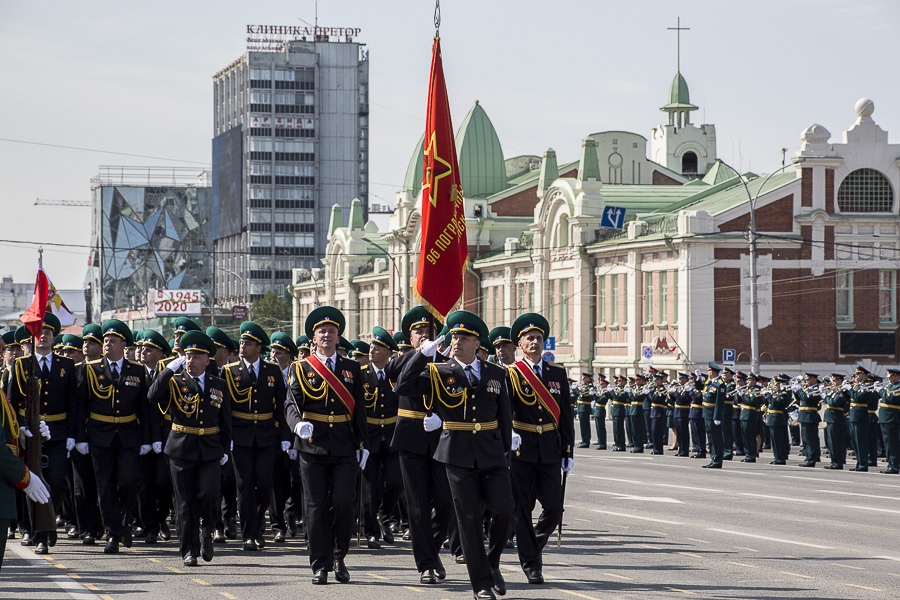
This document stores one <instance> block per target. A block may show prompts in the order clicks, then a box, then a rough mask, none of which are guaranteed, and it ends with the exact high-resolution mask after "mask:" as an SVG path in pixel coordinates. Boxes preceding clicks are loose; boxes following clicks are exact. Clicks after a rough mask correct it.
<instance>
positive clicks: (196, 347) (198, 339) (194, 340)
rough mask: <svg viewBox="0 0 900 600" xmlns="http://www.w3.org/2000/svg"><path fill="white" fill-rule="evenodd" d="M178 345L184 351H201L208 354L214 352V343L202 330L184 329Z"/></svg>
mask: <svg viewBox="0 0 900 600" xmlns="http://www.w3.org/2000/svg"><path fill="white" fill-rule="evenodd" d="M178 345H179V346H181V349H182V350H183V351H184V352H185V353H188V352H202V353H203V354H210V355H212V354H215V353H216V343H215V342H213V341H212V339H210V337H209V336H208V335H206V334H205V333H203V332H202V331H186V332H185V333H184V335H182V336H181V340H179V342H178Z"/></svg>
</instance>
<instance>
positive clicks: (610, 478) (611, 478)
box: [583, 475, 645, 485]
mask: <svg viewBox="0 0 900 600" xmlns="http://www.w3.org/2000/svg"><path fill="white" fill-rule="evenodd" d="M583 477H584V478H586V479H602V480H603V481H618V482H619V483H636V484H639V485H645V484H644V482H643V481H635V480H634V479H616V478H614V477H599V476H597V475H583Z"/></svg>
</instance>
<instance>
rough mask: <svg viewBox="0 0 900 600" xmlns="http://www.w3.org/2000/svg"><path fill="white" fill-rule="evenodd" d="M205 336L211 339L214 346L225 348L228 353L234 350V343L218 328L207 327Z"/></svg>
mask: <svg viewBox="0 0 900 600" xmlns="http://www.w3.org/2000/svg"><path fill="white" fill-rule="evenodd" d="M206 335H208V336H209V339H211V340H212V341H213V344H215V345H216V346H219V347H220V348H225V349H226V350H228V351H229V352H230V351H231V350H233V349H234V345H233V344H234V343H233V342H232V341H231V338H230V337H228V336H227V335H226V334H225V332H224V331H222V330H221V329H219V328H218V327H207V328H206Z"/></svg>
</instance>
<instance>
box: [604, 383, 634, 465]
mask: <svg viewBox="0 0 900 600" xmlns="http://www.w3.org/2000/svg"><path fill="white" fill-rule="evenodd" d="M615 380H616V387H615V388H613V390H612V392H611V395H612V402H611V403H610V407H609V418H610V419H611V420H612V430H613V452H625V443H626V442H625V419H626V409H627V406H628V404H629V403H630V399H629V398H628V393H627V392H626V391H625V390H624V387H625V384H626V382H627V380H626V379H625V376H624V375H616V378H615Z"/></svg>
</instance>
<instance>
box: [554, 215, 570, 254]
mask: <svg viewBox="0 0 900 600" xmlns="http://www.w3.org/2000/svg"><path fill="white" fill-rule="evenodd" d="M555 245H556V247H557V248H565V247H567V246H568V245H569V217H567V216H566V215H559V221H557V222H556V244H555Z"/></svg>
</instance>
